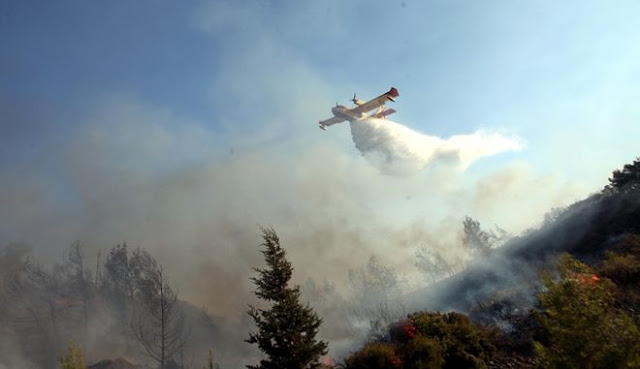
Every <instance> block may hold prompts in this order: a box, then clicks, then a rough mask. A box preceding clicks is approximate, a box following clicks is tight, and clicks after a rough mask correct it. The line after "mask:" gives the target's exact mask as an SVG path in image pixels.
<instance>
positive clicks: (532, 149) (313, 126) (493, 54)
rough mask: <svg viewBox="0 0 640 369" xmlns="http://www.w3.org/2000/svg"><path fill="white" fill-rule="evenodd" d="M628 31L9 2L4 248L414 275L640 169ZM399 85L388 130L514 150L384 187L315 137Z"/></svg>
mask: <svg viewBox="0 0 640 369" xmlns="http://www.w3.org/2000/svg"><path fill="white" fill-rule="evenodd" d="M638 14H640V2H637V1H607V2H605V1H584V0H580V1H506V0H505V1H471V0H470V1H450V0H447V1H445V0H438V1H412V0H405V1H391V0H387V1H370V0H366V1H364V0H363V1H334V0H330V1H288V2H285V1H204V0H203V1H169V0H136V1H131V0H113V1H94V0H56V1H36V0H4V1H2V2H1V3H0V47H1V52H0V191H1V192H0V243H1V244H6V243H9V242H14V241H24V242H28V243H31V244H34V245H35V246H36V247H38V248H39V249H41V250H43V251H48V252H50V254H51V255H58V254H59V253H60V251H59V250H60V247H62V246H64V245H68V244H70V243H71V242H73V241H74V240H77V239H80V240H83V241H84V242H87V243H88V244H92V245H95V246H94V247H96V248H98V247H99V248H104V247H109V246H110V245H114V244H116V243H119V242H122V241H125V240H126V241H129V242H131V243H133V244H134V245H135V246H144V247H149V248H157V252H158V255H160V258H161V259H163V260H165V261H167V260H172V262H175V260H173V259H171V257H172V255H176V254H178V253H179V252H180V253H182V252H184V251H185V250H187V251H189V252H188V253H187V254H189V255H191V256H183V257H184V258H185V259H184V264H186V265H190V268H191V269H189V273H191V274H189V275H188V276H187V277H185V278H190V277H192V276H193V275H192V274H198V273H213V272H211V271H210V270H209V269H207V268H208V266H207V265H208V264H206V263H205V262H204V261H202V259H203V258H204V259H205V260H208V259H207V258H210V259H216V258H219V259H224V258H232V259H234V260H239V261H238V263H239V264H238V266H240V269H241V270H243V272H242V273H238V275H232V274H233V273H231V272H229V273H226V274H225V276H227V277H228V278H235V279H233V280H234V281H236V282H237V283H243V284H247V283H248V281H247V280H246V279H245V278H244V277H245V274H246V273H250V269H249V267H250V266H255V263H256V262H259V254H257V253H256V252H255V245H257V244H258V243H259V238H258V232H257V227H256V224H266V225H269V224H271V225H273V226H274V227H276V230H278V231H280V232H282V233H283V235H284V236H285V237H284V239H285V240H287V242H289V244H290V245H291V249H292V250H291V251H290V253H291V257H292V258H293V259H294V265H296V264H295V263H296V262H297V263H298V264H299V265H300V268H299V269H301V270H305V271H306V270H307V267H306V266H305V264H304V261H305V260H309V258H310V257H311V256H313V257H316V256H318V257H324V258H325V259H322V260H324V261H327V263H330V264H331V265H332V267H333V268H335V270H336V271H338V270H339V271H343V269H344V268H346V267H349V266H351V265H353V264H354V262H349V260H364V259H363V258H366V256H367V255H369V254H370V253H375V252H378V253H380V252H382V253H384V250H388V249H394V250H397V247H399V246H398V245H399V244H403V245H405V244H406V245H405V246H406V249H403V250H405V251H404V254H403V253H402V252H400V253H398V252H395V251H394V253H393V256H390V257H395V258H396V259H395V262H396V265H398V266H402V265H409V266H410V265H411V263H410V262H409V261H406V260H404V259H402V257H400V256H398V255H405V256H406V255H411V253H412V251H411V249H410V248H409V246H415V244H417V243H420V242H426V243H427V244H429V242H431V244H432V245H437V244H440V243H443V242H445V241H442V240H441V238H444V239H454V238H455V234H453V233H451V232H453V230H454V229H456V227H459V224H460V221H461V219H463V217H464V216H465V215H470V216H474V217H477V218H479V219H480V220H481V221H482V223H483V224H489V225H490V224H493V223H498V224H500V225H501V226H503V227H504V228H507V229H508V230H510V231H512V232H518V231H521V230H523V229H526V228H527V227H529V226H532V225H535V223H536V222H538V221H539V220H540V217H541V216H542V214H544V212H545V211H547V210H548V209H549V208H550V207H552V206H559V205H567V204H570V203H572V202H573V201H575V200H577V199H580V198H581V197H584V196H585V195H587V194H589V193H591V192H594V191H597V190H599V189H600V188H602V186H604V185H605V184H606V178H607V176H608V175H609V174H610V172H611V171H612V170H613V169H616V168H619V167H621V166H622V165H623V164H624V163H627V162H631V161H632V160H633V159H634V158H635V157H636V156H638V155H640V151H639V147H640V146H639V142H640V122H639V119H640V104H639V103H638V102H639V101H640V63H639V62H638V61H639V60H640V22H638ZM391 86H395V87H396V88H398V90H399V91H400V97H399V98H398V100H397V102H396V103H395V104H394V105H393V107H394V108H395V109H396V110H397V111H398V113H396V114H395V115H394V116H392V117H391V118H392V119H393V120H394V121H396V122H399V123H401V124H403V125H405V126H407V127H409V128H411V129H413V130H414V131H417V132H421V133H423V134H428V135H433V136H437V137H442V138H445V139H446V138H447V137H450V136H452V135H459V134H470V133H472V132H476V131H477V130H483V131H487V132H498V133H501V134H504V135H508V136H510V137H518V138H519V139H520V140H521V141H522V142H523V143H524V149H523V150H520V151H514V152H507V153H502V154H499V155H496V156H493V157H490V158H485V159H482V160H480V161H478V162H476V163H474V164H473V165H472V166H471V167H469V168H468V169H467V170H466V171H463V172H461V171H460V170H456V169H454V168H449V167H447V165H446V164H442V165H436V166H434V167H429V168H425V170H424V171H423V172H420V173H418V174H416V175H414V176H411V177H409V178H395V177H392V176H388V175H385V174H383V173H379V172H378V171H377V170H376V169H375V168H373V167H372V166H371V165H370V163H368V162H367V161H366V160H364V159H363V158H362V157H361V156H360V154H359V152H358V151H357V150H356V148H355V147H354V144H353V142H352V138H351V135H350V131H349V127H348V126H347V125H346V124H342V125H336V126H332V127H330V129H328V132H322V131H320V130H319V129H318V128H317V121H318V120H320V119H326V118H328V117H329V116H330V108H331V107H332V106H333V105H334V104H335V103H336V102H340V103H343V104H344V103H347V102H348V99H349V98H351V96H352V94H353V93H354V92H357V93H358V96H359V97H360V98H363V99H367V98H370V97H374V96H377V95H378V94H380V93H382V92H384V91H386V90H387V89H389V87H391ZM381 225H382V226H384V227H387V228H388V229H386V228H385V229H384V230H381V228H380V226H381ZM243 232H248V233H246V234H245V233H243ZM376 232H383V233H384V235H383V236H381V235H380V234H376ZM385 232H386V233H385ZM444 232H449V233H451V234H449V235H447V236H443V233H444ZM436 235H437V236H436ZM298 243H300V244H304V245H306V246H304V247H303V246H300V247H299V248H298ZM345 246H347V247H345ZM403 247H404V246H403ZM434 247H436V246H434ZM239 250H240V251H239ZM381 250H383V251H381ZM194 260H200V261H202V265H200V266H198V265H195V266H194V264H193V263H191V264H189V263H190V262H191V261H194ZM403 260H404V261H403ZM314 261H317V260H314ZM403 263H404V264H403ZM225 266H226V265H225ZM341 266H342V267H344V268H343V269H340V267H341ZM229 268H230V267H229ZM215 273H218V272H215ZM308 273H309V274H310V275H312V276H322V274H323V273H331V269H327V268H317V269H313V268H309V270H308ZM223 274H224V273H223ZM229 275H231V276H229ZM220 283H221V285H224V283H226V282H224V283H223V282H220ZM202 289H203V290H204V289H206V286H204V285H203V286H202ZM200 292H202V291H200ZM185 293H187V294H188V293H189V292H188V291H186V292H185ZM196 294H197V292H193V295H196ZM205 302H206V301H205Z"/></svg>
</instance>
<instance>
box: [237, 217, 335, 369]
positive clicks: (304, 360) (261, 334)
mask: <svg viewBox="0 0 640 369" xmlns="http://www.w3.org/2000/svg"><path fill="white" fill-rule="evenodd" d="M262 237H263V239H264V243H263V244H262V245H261V246H262V247H263V248H264V249H263V250H261V252H262V254H263V255H264V257H265V261H266V262H267V266H268V267H267V268H265V269H261V268H255V269H254V270H255V271H256V272H258V277H254V278H251V281H252V282H253V283H254V284H255V285H256V287H257V288H256V291H255V294H256V296H258V297H259V298H260V299H262V300H265V301H267V302H269V303H270V304H271V308H270V309H269V310H263V309H258V308H256V307H254V306H249V311H248V313H249V315H250V316H251V318H253V320H254V322H255V323H256V326H257V327H258V331H257V332H254V333H251V334H250V335H249V339H247V340H246V342H248V343H251V344H257V345H258V347H259V348H260V350H261V351H262V352H263V353H264V354H265V355H266V356H267V358H266V359H263V360H261V361H260V364H259V365H255V366H254V365H247V368H249V369H276V368H277V369H310V368H319V367H320V364H319V362H318V359H319V358H320V356H321V355H324V354H326V353H327V343H326V342H324V341H318V340H316V334H317V333H318V328H319V327H320V324H321V323H322V319H320V318H319V317H318V316H317V315H316V313H315V312H313V309H311V307H309V305H308V304H307V305H306V306H303V305H302V304H301V303H300V301H299V300H300V287H299V286H297V285H294V286H289V281H290V279H291V275H292V272H293V268H292V267H291V263H290V262H289V261H287V259H286V257H285V256H286V252H285V250H284V249H283V248H282V247H280V240H279V239H278V235H277V234H276V232H275V231H274V230H273V229H262Z"/></svg>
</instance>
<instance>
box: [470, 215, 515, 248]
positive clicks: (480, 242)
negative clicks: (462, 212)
mask: <svg viewBox="0 0 640 369" xmlns="http://www.w3.org/2000/svg"><path fill="white" fill-rule="evenodd" d="M462 227H463V231H464V237H463V243H464V245H465V246H466V247H467V248H469V249H470V250H471V251H472V252H474V253H477V254H480V255H489V254H490V253H491V250H492V249H493V248H495V247H498V246H500V245H502V244H503V243H504V242H505V241H506V240H507V239H508V238H509V234H508V233H507V231H505V230H504V229H502V228H500V227H498V226H496V227H495V231H491V230H490V231H485V230H483V229H482V228H481V227H480V222H478V221H477V220H475V219H473V218H470V217H466V218H465V219H464V221H463V222H462Z"/></svg>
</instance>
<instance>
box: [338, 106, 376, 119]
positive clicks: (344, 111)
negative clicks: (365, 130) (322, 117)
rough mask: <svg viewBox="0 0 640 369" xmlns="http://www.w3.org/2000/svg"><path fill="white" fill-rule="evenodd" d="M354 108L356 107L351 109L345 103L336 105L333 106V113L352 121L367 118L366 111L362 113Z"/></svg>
mask: <svg viewBox="0 0 640 369" xmlns="http://www.w3.org/2000/svg"><path fill="white" fill-rule="evenodd" d="M353 110H354V109H349V108H347V107H346V106H344V105H336V106H334V107H333V108H331V112H332V113H333V115H334V116H336V117H338V118H342V119H346V120H348V121H350V122H352V121H354V120H360V119H363V118H366V116H367V115H366V114H365V113H360V112H356V111H353Z"/></svg>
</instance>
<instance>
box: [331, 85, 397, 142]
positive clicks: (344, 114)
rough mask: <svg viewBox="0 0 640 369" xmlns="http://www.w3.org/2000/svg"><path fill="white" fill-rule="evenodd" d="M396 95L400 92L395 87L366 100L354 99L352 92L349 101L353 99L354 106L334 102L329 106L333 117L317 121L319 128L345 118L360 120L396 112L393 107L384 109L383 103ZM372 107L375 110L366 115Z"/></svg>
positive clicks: (392, 99) (350, 120) (340, 121)
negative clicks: (334, 103)
mask: <svg viewBox="0 0 640 369" xmlns="http://www.w3.org/2000/svg"><path fill="white" fill-rule="evenodd" d="M398 96H400V94H399V93H398V90H397V89H396V88H395V87H391V89H390V90H389V91H387V92H385V93H383V94H382V95H380V96H378V97H376V98H375V99H373V100H369V101H367V102H364V101H362V100H360V99H356V94H353V99H351V101H353V103H354V104H356V107H355V108H351V109H349V108H347V107H346V106H344V105H338V104H336V106H334V107H333V108H331V112H332V113H333V117H332V118H329V119H326V120H321V121H320V122H319V123H320V129H322V130H324V131H326V129H325V127H327V126H330V125H332V124H336V123H342V122H344V121H347V120H348V121H349V122H353V121H356V120H362V119H366V118H384V117H386V116H387V115H389V114H393V113H395V112H396V111H395V110H393V109H386V110H385V106H384V104H385V103H386V102H387V100H388V101H396V100H394V98H395V97H398ZM373 109H377V111H376V112H375V113H373V114H369V115H367V113H368V112H369V111H371V110H373Z"/></svg>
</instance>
